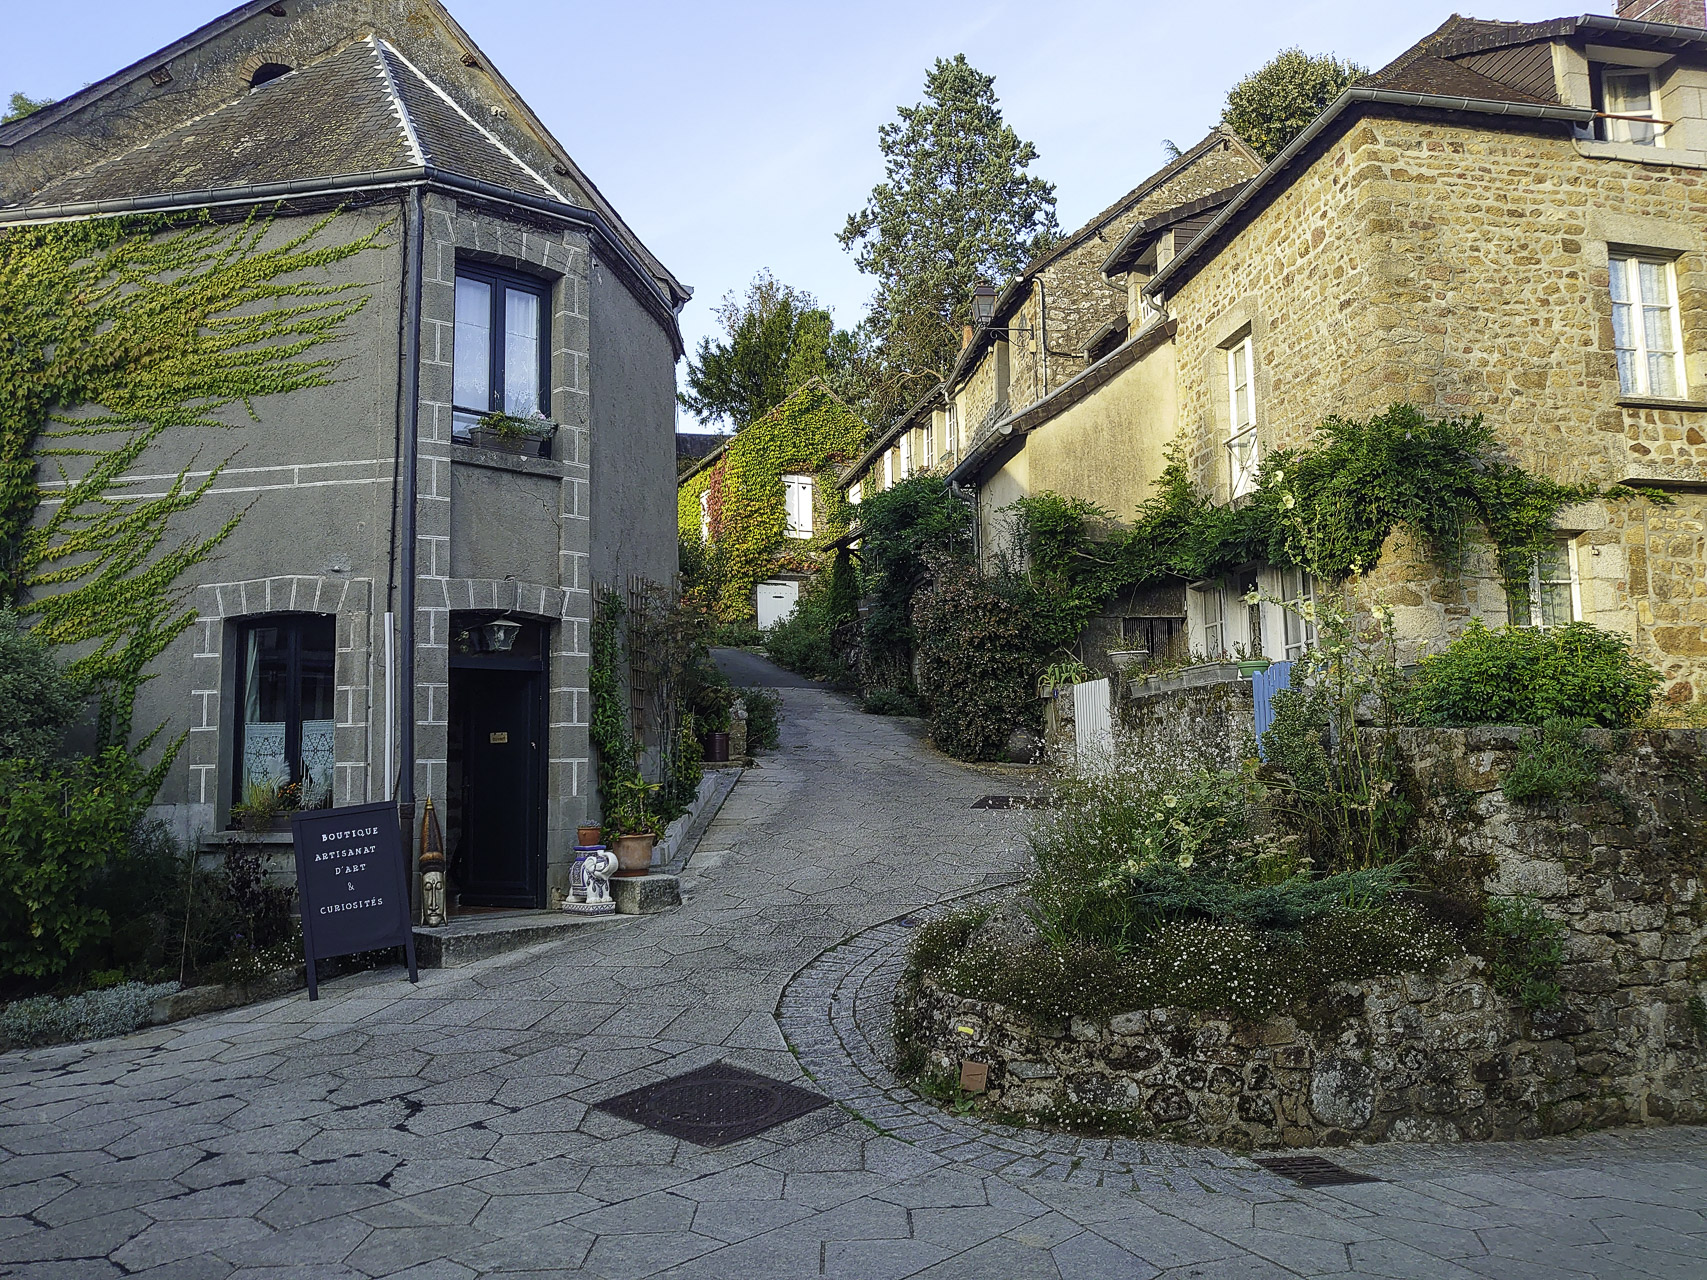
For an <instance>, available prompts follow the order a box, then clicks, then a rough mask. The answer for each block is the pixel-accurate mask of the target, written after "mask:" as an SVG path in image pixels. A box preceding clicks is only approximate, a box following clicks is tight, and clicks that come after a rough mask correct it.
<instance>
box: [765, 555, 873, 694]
mask: <svg viewBox="0 0 1707 1280" xmlns="http://www.w3.org/2000/svg"><path fill="white" fill-rule="evenodd" d="M831 588H832V584H831V581H830V578H829V575H827V574H819V575H818V576H817V577H816V578H813V579H812V580H811V581H810V582H808V583H806V584H805V588H804V589H803V590H802V591H801V592H800V597H799V599H798V600H796V601H795V605H794V611H793V612H792V613H790V614H789V615H788V616H787V617H786V618H784V619H782V621H780V622H777V623H774V624H772V625H771V626H770V627H768V628H766V630H765V632H764V645H765V653H766V654H768V655H769V657H770V660H771V661H772V662H774V663H776V664H777V665H778V666H779V667H785V668H787V669H788V670H790V671H798V672H799V673H800V674H801V675H804V676H811V677H812V678H813V679H816V680H830V681H833V682H834V683H836V684H838V685H840V684H846V683H848V682H849V681H851V679H852V677H853V673H852V672H851V671H850V670H849V669H848V664H847V662H846V661H845V660H844V659H843V657H842V654H841V651H840V650H839V649H837V647H836V642H835V630H836V625H837V622H838V619H837V618H836V616H835V613H834V610H835V607H836V599H835V596H834V594H833V592H832V589H831Z"/></svg>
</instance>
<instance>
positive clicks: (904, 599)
mask: <svg viewBox="0 0 1707 1280" xmlns="http://www.w3.org/2000/svg"><path fill="white" fill-rule="evenodd" d="M859 529H860V545H861V549H862V554H863V556H864V572H865V578H866V588H867V591H866V595H867V599H868V601H869V603H870V608H869V610H868V612H867V614H866V617H865V624H864V627H863V628H862V638H863V641H864V645H865V653H864V658H863V663H864V670H865V678H866V684H867V685H868V686H878V687H881V686H884V685H887V686H890V687H898V686H900V685H903V684H905V683H907V682H908V680H909V679H910V678H911V671H912V665H913V648H914V643H915V639H916V637H915V635H914V631H913V597H914V596H915V594H916V593H917V592H918V591H919V590H920V589H921V588H922V587H923V586H924V585H925V581H926V578H927V577H928V576H929V570H930V566H929V563H928V562H929V560H930V559H931V558H932V557H935V556H941V555H948V556H951V557H955V558H960V559H964V558H966V557H968V556H969V555H970V554H971V551H972V513H971V510H970V509H969V508H968V507H967V505H966V503H964V502H962V501H961V500H960V499H959V498H958V497H956V496H955V495H954V493H953V492H951V491H950V489H949V487H948V485H947V484H945V483H944V482H943V478H942V477H941V476H940V475H937V474H936V473H934V472H920V473H919V474H918V475H915V476H910V477H909V478H907V479H906V480H902V481H901V482H900V483H898V484H895V485H891V486H890V487H889V488H887V489H884V490H883V491H882V492H880V493H873V494H870V495H868V496H867V497H866V499H865V501H864V502H862V503H860V506H859Z"/></svg>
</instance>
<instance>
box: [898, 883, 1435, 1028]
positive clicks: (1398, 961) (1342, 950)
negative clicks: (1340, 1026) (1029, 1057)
mask: <svg viewBox="0 0 1707 1280" xmlns="http://www.w3.org/2000/svg"><path fill="white" fill-rule="evenodd" d="M1462 949H1463V948H1462V946H1461V945H1460V944H1459V943H1458V941H1457V939H1456V938H1455V937H1454V936H1453V934H1452V932H1451V931H1450V930H1449V929H1446V928H1444V927H1443V926H1441V925H1439V924H1436V923H1434V922H1433V921H1431V920H1430V919H1428V918H1427V917H1426V916H1425V915H1423V914H1422V913H1421V912H1418V911H1415V910H1413V909H1410V908H1405V907H1393V908H1390V909H1388V910H1386V911H1383V912H1381V913H1380V914H1370V913H1364V912H1352V911H1334V912H1330V913H1328V914H1325V915H1321V916H1318V917H1316V918H1313V919H1311V920H1310V921H1308V922H1307V923H1306V924H1304V925H1303V926H1302V927H1301V928H1300V929H1298V930H1296V931H1289V930H1274V929H1262V928H1254V927H1252V926H1251V925H1249V924H1245V923H1241V922H1238V921H1233V920H1205V919H1181V920H1174V921H1170V922H1168V923H1166V924H1164V925H1162V926H1161V927H1160V928H1158V929H1156V930H1155V931H1154V932H1153V933H1151V934H1150V935H1149V936H1148V937H1146V938H1145V940H1144V942H1143V944H1142V945H1141V946H1137V947H1134V948H1131V949H1128V950H1125V951H1121V950H1117V949H1115V948H1113V947H1109V946H1099V945H1096V944H1093V943H1088V942H1084V941H1073V942H1070V943H1069V944H1068V945H1066V946H1061V947H1056V946H1049V945H1041V946H1038V947H1034V948H1031V949H1029V950H1026V951H1024V952H1015V951H1012V950H1008V949H1004V948H1001V947H994V946H977V945H973V946H972V947H971V948H970V949H964V948H962V949H956V950H949V949H947V948H944V949H942V950H940V951H939V952H938V956H939V958H938V959H936V960H935V962H934V963H932V962H929V961H928V960H926V959H925V958H924V957H923V956H922V955H921V953H920V951H919V950H918V949H917V948H916V949H915V952H914V956H915V960H914V963H915V964H917V965H918V966H919V967H920V968H921V970H923V971H927V972H931V973H933V974H934V975H935V976H936V978H937V980H938V981H939V982H941V983H942V985H943V986H945V987H946V988H947V989H948V990H950V991H954V992H957V993H959V994H961V995H967V996H972V997H974V998H976V999H980V1000H990V1001H994V1002H996V1003H998V1004H1003V1005H1007V1006H1008V1007H1010V1008H1013V1009H1018V1010H1020V1011H1021V1012H1023V1013H1027V1014H1030V1015H1032V1016H1033V1017H1039V1018H1048V1019H1064V1018H1067V1017H1069V1016H1071V1015H1073V1014H1078V1015H1079V1016H1081V1017H1089V1018H1100V1017H1107V1016H1109V1015H1110V1014H1115V1013H1123V1012H1126V1011H1129V1010H1134V1009H1158V1008H1183V1009H1198V1010H1226V1011H1228V1012H1230V1013H1232V1014H1235V1015H1237V1016H1240V1017H1261V1016H1263V1015H1265V1014H1269V1013H1274V1012H1276V1011H1279V1010H1284V1009H1290V1008H1295V1007H1298V1006H1300V1005H1303V1004H1307V1003H1309V1002H1310V1001H1313V1000H1316V999H1318V998H1320V997H1321V996H1322V995H1323V994H1324V993H1325V992H1326V990H1327V988H1328V987H1329V986H1330V985H1332V984H1333V983H1336V982H1350V981H1356V980H1359V979H1365V978H1372V977H1377V976H1380V975H1383V974H1395V973H1408V972H1422V973H1426V972H1431V971H1433V970H1435V969H1438V968H1439V967H1440V966H1441V965H1442V964H1443V963H1445V962H1446V961H1447V960H1448V959H1449V958H1450V957H1452V956H1454V955H1456V954H1459V953H1461V952H1462Z"/></svg>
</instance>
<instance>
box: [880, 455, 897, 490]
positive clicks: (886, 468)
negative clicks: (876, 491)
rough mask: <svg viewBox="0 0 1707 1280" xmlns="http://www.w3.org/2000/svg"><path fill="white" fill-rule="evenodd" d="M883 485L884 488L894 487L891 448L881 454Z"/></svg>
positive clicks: (893, 463)
mask: <svg viewBox="0 0 1707 1280" xmlns="http://www.w3.org/2000/svg"><path fill="white" fill-rule="evenodd" d="M883 487H884V488H885V489H892V488H894V487H895V451H894V450H893V449H891V450H890V451H889V452H888V453H886V454H884V455H883Z"/></svg>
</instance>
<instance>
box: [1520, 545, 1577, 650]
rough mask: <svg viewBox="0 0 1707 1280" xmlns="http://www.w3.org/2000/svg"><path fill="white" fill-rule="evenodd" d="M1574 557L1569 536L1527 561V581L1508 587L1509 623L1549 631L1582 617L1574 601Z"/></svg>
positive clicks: (1575, 595) (1575, 597) (1575, 589)
mask: <svg viewBox="0 0 1707 1280" xmlns="http://www.w3.org/2000/svg"><path fill="white" fill-rule="evenodd" d="M1577 599H1578V593H1577V574H1576V558H1575V556H1574V555H1573V548H1572V546H1571V542H1570V540H1569V539H1560V540H1559V541H1558V542H1557V543H1555V544H1554V545H1553V546H1551V547H1549V548H1548V549H1547V550H1545V551H1543V552H1541V553H1540V554H1539V555H1537V556H1536V557H1535V558H1534V559H1533V560H1531V561H1530V562H1529V579H1528V581H1527V582H1518V583H1513V584H1512V585H1511V586H1510V587H1509V588H1508V590H1507V595H1506V608H1507V610H1508V612H1509V615H1510V619H1511V625H1512V626H1514V627H1533V628H1535V629H1536V630H1538V631H1551V630H1553V629H1554V628H1555V627H1562V626H1564V625H1566V624H1567V623H1569V622H1572V621H1575V620H1576V619H1577V618H1579V617H1581V616H1582V610H1581V606H1580V605H1579V604H1578V602H1577Z"/></svg>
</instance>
